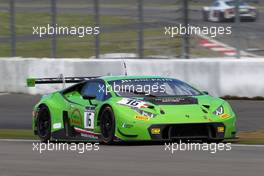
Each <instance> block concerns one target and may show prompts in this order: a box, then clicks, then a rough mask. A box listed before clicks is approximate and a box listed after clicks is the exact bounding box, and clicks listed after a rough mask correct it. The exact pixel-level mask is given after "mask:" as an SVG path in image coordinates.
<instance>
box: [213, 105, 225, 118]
mask: <svg viewBox="0 0 264 176" xmlns="http://www.w3.org/2000/svg"><path fill="white" fill-rule="evenodd" d="M213 114H214V115H217V116H220V115H222V114H224V107H223V106H222V105H221V106H219V107H218V108H217V109H216V110H215V111H214V112H213Z"/></svg>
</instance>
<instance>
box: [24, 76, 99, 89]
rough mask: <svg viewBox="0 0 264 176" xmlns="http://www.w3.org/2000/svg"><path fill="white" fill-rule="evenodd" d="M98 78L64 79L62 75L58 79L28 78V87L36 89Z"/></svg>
mask: <svg viewBox="0 0 264 176" xmlns="http://www.w3.org/2000/svg"><path fill="white" fill-rule="evenodd" d="M95 78H98V76H94V77H63V76H62V75H60V77H58V78H28V79H27V86H28V87H35V85H36V84H59V83H63V84H66V83H79V82H83V81H87V80H91V79H95Z"/></svg>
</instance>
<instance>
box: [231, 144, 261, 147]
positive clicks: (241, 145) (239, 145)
mask: <svg viewBox="0 0 264 176" xmlns="http://www.w3.org/2000/svg"><path fill="white" fill-rule="evenodd" d="M231 146H234V147H263V148H264V145H253V144H252V145H250V144H231Z"/></svg>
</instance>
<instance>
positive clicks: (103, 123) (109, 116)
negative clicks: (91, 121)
mask: <svg viewBox="0 0 264 176" xmlns="http://www.w3.org/2000/svg"><path fill="white" fill-rule="evenodd" d="M100 128H101V137H102V142H103V143H105V144H112V143H113V141H114V137H115V117H114V113H113V110H112V108H111V107H109V106H107V107H105V108H104V109H103V111H102V113H101V117H100Z"/></svg>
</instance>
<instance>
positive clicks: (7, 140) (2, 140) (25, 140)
mask: <svg viewBox="0 0 264 176" xmlns="http://www.w3.org/2000/svg"><path fill="white" fill-rule="evenodd" d="M0 142H40V141H39V140H31V139H0ZM231 146H232V147H260V148H264V145H253V144H252V145H250V144H231Z"/></svg>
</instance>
